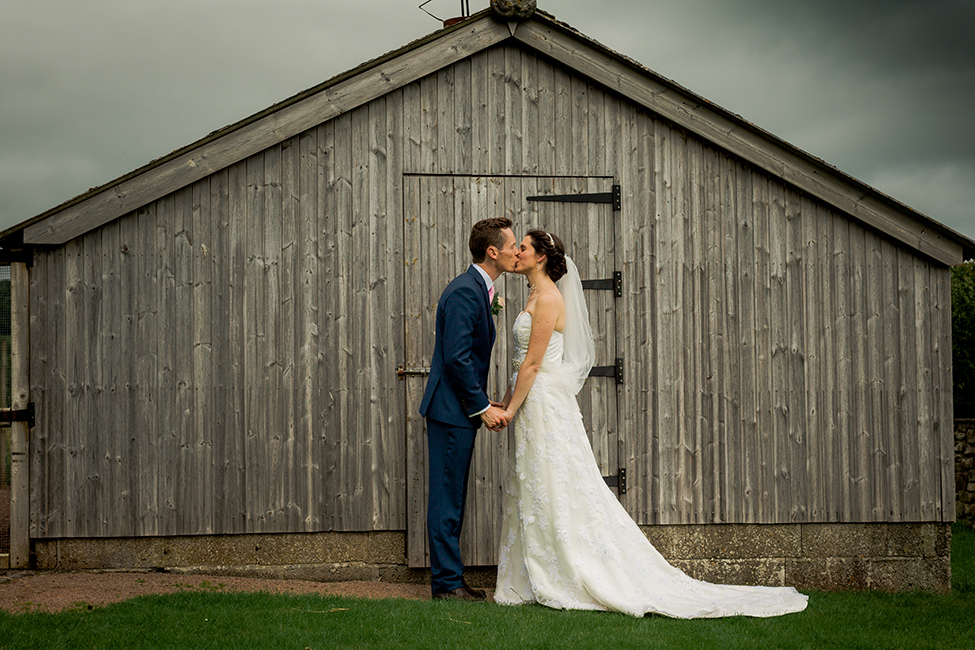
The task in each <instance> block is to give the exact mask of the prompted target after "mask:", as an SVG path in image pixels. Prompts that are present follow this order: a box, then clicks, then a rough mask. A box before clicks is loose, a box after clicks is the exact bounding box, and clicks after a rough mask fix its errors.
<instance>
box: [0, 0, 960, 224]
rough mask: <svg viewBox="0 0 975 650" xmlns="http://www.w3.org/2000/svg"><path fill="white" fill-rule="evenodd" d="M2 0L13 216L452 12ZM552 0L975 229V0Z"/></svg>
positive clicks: (629, 50) (801, 140) (724, 101)
mask: <svg viewBox="0 0 975 650" xmlns="http://www.w3.org/2000/svg"><path fill="white" fill-rule="evenodd" d="M2 1H3V8H2V10H0V228H6V227H8V226H10V225H13V224H15V223H18V222H20V221H24V220H25V219H28V218H30V217H33V216H35V215H37V214H39V213H41V212H43V211H45V210H47V209H49V208H52V207H54V206H56V205H58V204H59V203H61V202H63V201H65V200H67V199H70V198H72V197H73V196H75V195H77V194H80V193H82V192H84V191H86V190H87V189H88V188H90V187H94V186H97V185H101V184H103V183H105V182H107V181H110V180H112V179H114V178H116V177H118V176H121V175H122V174H125V173H127V172H129V171H132V170H133V169H135V168H137V167H140V166H141V165H143V164H145V163H147V162H149V161H150V160H152V159H154V158H157V157H159V156H162V155H165V154H167V153H169V152H170V151H172V150H173V149H177V148H179V147H181V146H183V145H185V144H189V143H190V142H193V141H194V140H197V139H198V138H200V137H202V136H204V135H206V134H207V133H209V132H211V131H213V130H216V129H218V128H221V127H223V126H226V125H228V124H230V123H232V122H235V121H237V120H239V119H241V118H243V117H246V116H248V115H250V114H252V113H255V112H257V111H260V110H262V109H264V108H266V107H268V106H270V105H271V104H273V103H275V102H277V101H280V100H282V99H285V98H287V97H290V96H291V95H294V94H295V93H297V92H300V91H302V90H305V89H307V88H310V87H311V86H314V85H315V84H317V83H319V82H321V81H324V80H325V79H328V78H330V77H332V76H334V75H335V74H338V73H340V72H343V71H345V70H348V69H350V68H352V67H354V66H356V65H358V64H359V63H361V62H363V61H366V60H368V59H371V58H374V57H376V56H378V55H380V54H382V53H384V52H387V51H389V50H392V49H396V48H398V47H400V46H402V45H404V44H406V43H408V42H409V41H411V40H413V39H415V38H419V37H421V36H424V35H426V34H428V33H430V32H432V31H435V30H436V29H438V28H439V24H438V23H437V22H436V21H435V20H433V19H432V18H430V17H429V16H427V15H426V14H424V13H423V12H422V11H420V10H419V9H418V8H417V5H418V4H420V1H419V0H383V1H380V0H355V1H352V0H348V1H346V2H337V1H336V0H318V1H313V0H276V1H275V2H273V3H268V2H256V1H255V0H85V1H84V2H71V1H69V0H31V1H30V2H15V1H14V0H2ZM487 4H488V3H487V0H474V2H471V3H470V5H471V10H472V11H478V10H480V9H482V8H483V7H485V6H487ZM539 6H540V7H541V8H542V9H544V10H546V11H548V12H549V13H552V14H554V15H555V16H556V17H557V18H559V19H560V20H563V21H565V22H567V23H568V24H570V25H572V26H573V27H575V28H576V29H579V30H580V31H582V32H583V33H585V34H587V35H588V36H590V37H592V38H594V39H596V40H598V41H600V42H601V43H603V44H604V45H606V46H608V47H611V48H613V49H615V50H617V51H619V52H621V53H622V54H625V55H627V56H629V57H631V58H633V59H635V60H637V61H639V62H640V63H642V64H643V65H645V66H647V67H648V68H650V69H651V70H654V71H655V72H658V73H659V74H662V75H663V76H665V77H668V78H670V79H673V80H674V81H676V82H677V83H679V84H681V85H682V86H684V87H686V88H688V89H690V90H691V91H693V92H695V93H697V94H699V95H702V96H704V97H705V98H707V99H709V100H711V101H712V102H714V103H716V104H718V105H720V106H722V107H724V108H726V109H728V110H730V111H733V112H735V113H737V114H739V115H741V116H742V117H743V118H744V119H746V120H748V121H750V122H753V123H755V124H757V125H758V126H760V127H761V128H763V129H765V130H767V131H770V132H771V133H774V134H775V135H777V136H779V137H780V138H782V139H784V140H786V141H788V142H790V143H792V144H793V145H795V146H797V147H800V148H802V149H804V150H806V151H808V152H809V153H811V154H813V155H815V156H818V157H820V158H822V159H824V160H825V161H826V162H828V163H830V164H832V165H834V166H836V167H837V168H839V169H840V170H842V171H844V172H846V173H847V174H850V175H852V176H854V177H856V178H857V179H859V180H861V181H863V182H865V183H867V184H869V185H871V186H873V187H875V188H877V189H878V190H880V191H882V192H884V193H886V194H888V195H890V196H892V197H893V198H895V199H897V200H898V201H901V202H903V203H905V204H907V205H909V206H911V207H912V208H914V209H916V210H918V211H920V212H922V213H924V214H926V215H928V216H930V217H932V218H933V219H936V220H938V221H940V222H941V223H943V224H945V225H947V226H948V227H950V228H953V229H954V230H957V231H959V232H961V233H963V234H965V235H967V236H969V237H972V238H975V126H973V125H972V117H971V116H972V115H973V113H975V111H973V108H972V107H973V106H975V101H973V100H975V0H883V1H879V0H869V1H857V0H853V1H850V0H844V1H842V2H841V1H840V0H814V2H804V3H798V2H788V1H786V2H783V1H781V0H779V1H776V2H773V1H771V0H682V1H681V2H664V1H663V0H603V1H602V2H598V3H597V2H591V1H588V2H586V1H583V0H540V2H539ZM459 8H460V3H459V2H457V0H433V1H432V2H431V3H430V4H428V5H427V9H429V10H430V11H431V12H432V13H434V14H436V15H438V16H441V17H449V16H454V15H456V14H457V13H458V12H459V11H458V10H459Z"/></svg>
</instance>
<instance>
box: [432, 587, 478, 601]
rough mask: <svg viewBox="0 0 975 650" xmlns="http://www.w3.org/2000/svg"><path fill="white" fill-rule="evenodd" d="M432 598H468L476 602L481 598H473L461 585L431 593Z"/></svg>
mask: <svg viewBox="0 0 975 650" xmlns="http://www.w3.org/2000/svg"><path fill="white" fill-rule="evenodd" d="M433 599H434V600H469V601H471V602H476V601H478V600H482V599H480V598H475V597H474V596H472V595H471V594H470V592H468V591H467V590H466V589H464V588H463V587H457V588H456V589H454V590H452V591H445V592H442V593H439V594H433Z"/></svg>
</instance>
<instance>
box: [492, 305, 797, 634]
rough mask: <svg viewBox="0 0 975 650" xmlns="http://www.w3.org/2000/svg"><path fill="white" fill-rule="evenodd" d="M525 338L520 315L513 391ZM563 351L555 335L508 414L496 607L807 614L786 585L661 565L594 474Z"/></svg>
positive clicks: (526, 322) (689, 614)
mask: <svg viewBox="0 0 975 650" xmlns="http://www.w3.org/2000/svg"><path fill="white" fill-rule="evenodd" d="M583 308H584V307H583ZM530 337H531V316H530V315H529V314H528V313H527V312H522V313H521V314H519V315H518V317H517V318H516V319H515V322H514V340H515V362H514V365H515V369H516V374H515V378H513V379H512V383H511V385H512V386H514V385H515V379H516V378H517V368H518V367H520V365H521V361H523V360H524V358H525V353H526V352H527V349H528V340H529V338H530ZM562 347H563V335H562V334H561V333H559V332H554V333H553V334H552V338H551V340H550V342H549V345H548V349H547V350H546V351H545V357H544V360H543V362H542V365H541V369H540V371H539V373H538V375H537V378H536V379H535V383H534V384H533V385H532V388H531V390H530V391H529V393H528V396H527V398H526V399H525V401H524V403H523V404H522V407H521V408H520V409H519V410H518V412H517V413H516V414H515V417H514V422H513V424H514V439H515V445H514V447H513V449H512V452H513V453H512V458H511V459H510V467H509V472H508V483H507V487H506V498H505V510H504V523H503V526H502V529H501V531H502V533H501V548H500V557H499V564H498V583H497V589H496V591H495V594H494V600H495V602H498V603H502V604H510V605H515V604H522V603H535V602H537V603H541V604H543V605H547V606H549V607H554V608H557V609H591V610H615V611H619V612H624V613H626V614H630V615H632V616H643V615H644V614H647V613H649V612H652V613H656V614H662V615H664V616H671V617H675V618H713V617H719V616H736V615H743V616H777V615H779V614H786V613H790V612H798V611H801V610H803V609H805V607H806V600H807V597H806V596H805V595H803V594H800V593H798V592H797V591H796V590H795V589H793V588H792V587H748V586H729V585H715V584H710V583H707V582H702V581H700V580H695V579H693V578H690V577H688V576H687V575H686V574H684V573H683V572H682V571H680V570H679V569H677V568H675V567H672V566H671V565H670V564H668V563H667V561H666V560H665V559H664V558H663V556H662V555H660V553H658V552H657V550H656V549H655V548H654V547H653V546H652V545H651V544H650V542H649V541H648V540H647V538H646V537H645V536H644V535H643V533H642V532H641V530H640V528H639V527H638V526H637V524H636V523H635V522H634V521H633V519H631V518H630V516H629V514H627V512H626V510H624V509H623V506H621V505H620V503H619V501H617V499H616V496H615V495H614V494H613V492H612V491H611V490H610V489H609V487H607V485H606V483H605V482H604V481H603V478H602V476H601V475H600V472H599V468H598V466H597V465H596V460H595V458H594V456H593V453H592V448H591V447H590V444H589V439H588V438H587V437H586V430H585V426H584V425H583V422H582V415H581V413H580V411H579V406H578V403H577V402H576V397H575V395H576V391H577V390H578V387H576V386H574V385H573V384H572V381H571V379H567V377H566V375H567V374H571V373H567V372H565V371H563V368H562V356H563V354H562V353H563V350H562ZM590 365H591V364H590ZM586 372H587V374H588V370H587V371H586Z"/></svg>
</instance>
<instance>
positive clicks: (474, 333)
mask: <svg viewBox="0 0 975 650" xmlns="http://www.w3.org/2000/svg"><path fill="white" fill-rule="evenodd" d="M494 337H495V329H494V319H493V318H491V306H490V304H489V303H488V290H487V285H486V284H485V283H484V278H483V277H481V274H480V273H478V271H477V270H476V269H475V268H474V267H473V266H472V267H471V268H469V269H467V273H462V274H461V275H458V276H457V277H456V278H454V279H453V281H451V283H450V284H448V285H447V288H446V289H444V291H443V293H442V294H440V302H438V303H437V339H436V344H435V346H434V349H433V360H432V362H431V364H430V376H429V377H428V378H427V386H426V390H425V391H424V393H423V401H422V402H421V403H420V415H422V416H423V417H425V418H430V419H431V420H436V421H437V422H443V423H444V424H449V425H452V426H457V427H469V428H471V429H477V428H478V427H480V426H481V419H480V417H478V416H476V415H474V414H476V413H479V412H480V411H483V410H484V409H486V408H487V407H488V406H489V405H490V400H488V397H487V377H488V369H489V367H490V365H491V348H492V347H493V346H494Z"/></svg>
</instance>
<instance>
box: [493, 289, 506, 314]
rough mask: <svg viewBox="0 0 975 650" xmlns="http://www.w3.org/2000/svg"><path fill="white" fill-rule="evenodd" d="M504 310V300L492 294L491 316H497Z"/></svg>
mask: <svg viewBox="0 0 975 650" xmlns="http://www.w3.org/2000/svg"><path fill="white" fill-rule="evenodd" d="M502 309H504V298H502V297H501V296H500V295H498V294H497V293H495V294H494V301H493V302H492V303H491V315H492V316H497V315H498V314H500V313H501V310H502Z"/></svg>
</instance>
